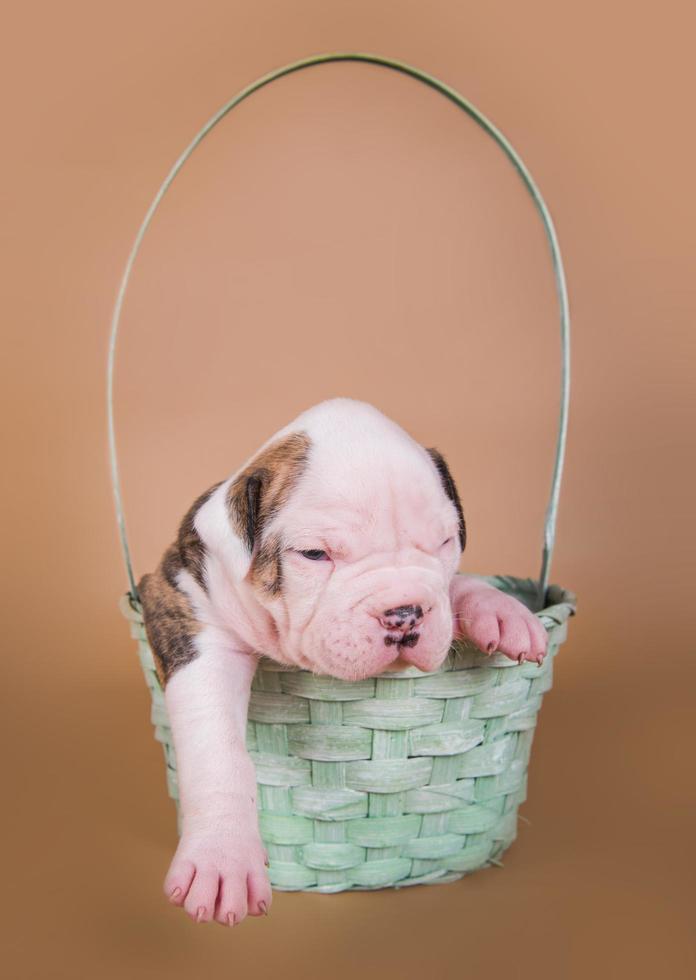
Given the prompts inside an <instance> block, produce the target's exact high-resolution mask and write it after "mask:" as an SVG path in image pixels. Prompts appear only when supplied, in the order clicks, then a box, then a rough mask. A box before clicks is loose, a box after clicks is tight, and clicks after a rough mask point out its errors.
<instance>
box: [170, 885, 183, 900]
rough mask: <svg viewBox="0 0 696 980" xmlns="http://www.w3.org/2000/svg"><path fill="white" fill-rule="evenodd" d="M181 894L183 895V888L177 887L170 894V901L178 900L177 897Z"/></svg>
mask: <svg viewBox="0 0 696 980" xmlns="http://www.w3.org/2000/svg"><path fill="white" fill-rule="evenodd" d="M179 895H181V889H180V888H175V889H174V891H173V892H172V893H171V894H170V896H169V901H170V902H175V901H176V900H177V898H178V897H179Z"/></svg>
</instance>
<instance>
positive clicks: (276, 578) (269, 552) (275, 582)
mask: <svg viewBox="0 0 696 980" xmlns="http://www.w3.org/2000/svg"><path fill="white" fill-rule="evenodd" d="M281 552H282V544H281V540H280V537H279V536H278V535H277V534H271V535H269V537H268V538H267V540H266V541H264V542H263V544H262V545H261V547H260V548H259V550H258V552H257V553H256V555H255V556H254V560H253V561H252V563H251V570H250V573H249V581H250V582H251V584H252V585H253V586H254V588H257V589H260V590H261V591H263V592H265V593H266V595H267V596H270V597H271V598H276V597H277V596H279V595H280V593H281V592H282V590H283V581H282V565H281V561H280V556H281Z"/></svg>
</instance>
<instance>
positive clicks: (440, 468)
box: [425, 447, 466, 551]
mask: <svg viewBox="0 0 696 980" xmlns="http://www.w3.org/2000/svg"><path fill="white" fill-rule="evenodd" d="M425 451H426V452H427V453H428V455H429V456H430V458H431V459H432V461H433V463H434V464H435V467H436V469H437V472H438V473H439V475H440V482H441V483H442V488H443V490H444V491H445V493H446V494H447V496H448V497H449V499H450V500H451V501H452V503H453V504H454V506H455V508H456V510H457V516H458V517H459V543H460V544H461V546H462V551H464V548H465V547H466V523H465V521H464V511H463V510H462V503H461V500H460V499H459V493H458V492H457V486H456V484H455V482H454V480H453V479H452V474H451V473H450V470H449V466H448V465H447V463H446V462H445V457H444V456H443V455H442V453H441V452H439V451H438V450H437V449H433V448H432V447H431V448H430V449H426V450H425Z"/></svg>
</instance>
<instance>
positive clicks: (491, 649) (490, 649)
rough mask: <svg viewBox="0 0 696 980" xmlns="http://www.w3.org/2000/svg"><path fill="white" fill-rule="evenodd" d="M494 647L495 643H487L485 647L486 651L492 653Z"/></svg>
mask: <svg viewBox="0 0 696 980" xmlns="http://www.w3.org/2000/svg"><path fill="white" fill-rule="evenodd" d="M495 648H496V644H495V643H489V644H488V646H487V647H486V653H493V651H494V650H495Z"/></svg>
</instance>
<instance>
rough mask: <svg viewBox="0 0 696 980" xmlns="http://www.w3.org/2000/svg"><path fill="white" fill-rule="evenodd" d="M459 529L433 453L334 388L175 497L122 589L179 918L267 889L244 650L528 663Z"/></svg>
mask: <svg viewBox="0 0 696 980" xmlns="http://www.w3.org/2000/svg"><path fill="white" fill-rule="evenodd" d="M464 540H465V528H464V519H463V515H462V512H461V505H460V503H459V498H458V495H457V492H456V488H455V487H454V482H453V481H452V479H451V475H450V473H449V470H448V469H447V466H446V463H445V462H444V460H443V459H442V457H441V456H440V455H439V454H438V453H437V451H435V450H427V449H425V448H424V447H423V446H421V445H420V444H419V443H417V442H416V441H415V440H414V439H412V438H411V436H410V435H408V434H407V433H406V432H405V431H404V430H403V429H402V428H400V427H399V426H398V425H396V423H394V422H393V421H391V420H390V419H388V418H386V417H385V416H384V415H383V414H382V413H381V412H379V411H378V410H377V409H376V408H374V407H373V406H371V405H368V404H366V403H364V402H359V401H356V400H353V399H349V398H335V399H331V400H329V401H325V402H322V403H321V404H319V405H316V406H314V407H313V408H310V409H308V410H307V411H305V412H303V413H302V414H300V415H299V416H298V417H297V418H296V419H294V420H293V421H292V422H291V423H290V424H289V425H287V426H285V427H284V428H282V429H280V430H279V431H278V432H276V433H275V434H274V435H273V436H272V437H271V438H270V439H268V440H267V441H266V442H265V443H264V444H263V445H262V446H261V447H260V448H259V449H258V450H257V451H256V452H255V453H254V454H253V456H251V457H250V458H249V459H248V460H246V461H245V463H244V464H243V465H242V466H241V467H240V468H239V469H238V470H237V471H236V472H235V473H233V474H232V476H230V477H229V478H228V479H227V480H225V481H224V482H223V483H221V484H219V485H218V486H217V487H216V488H213V490H212V491H210V492H209V493H208V494H206V495H204V496H203V497H202V498H200V499H199V501H197V503H196V504H195V505H194V507H193V508H192V509H191V511H190V512H189V514H188V515H187V518H185V519H184V522H183V523H182V529H181V531H180V535H179V539H178V542H177V544H176V545H175V546H173V547H172V549H170V550H169V552H168V553H167V555H165V558H164V559H163V562H162V564H161V566H160V569H158V571H157V572H156V573H154V574H153V575H151V576H145V577H144V579H143V580H142V582H141V586H140V591H141V596H142V599H143V608H144V614H145V623H146V628H147V629H148V636H149V638H150V642H151V644H152V646H153V651H154V653H155V656H156V660H157V662H158V667H159V671H160V676H161V679H162V681H163V683H165V685H166V686H165V700H166V704H167V710H168V713H169V718H170V723H171V726H172V734H173V739H174V745H175V750H176V756H177V767H178V774H179V787H180V799H181V810H182V816H183V822H182V835H181V840H180V842H179V847H178V849H177V852H176V855H175V858H174V860H173V862H172V865H171V867H170V870H169V873H168V875H167V878H166V880H165V891H166V892H167V894H168V896H169V897H170V900H171V901H172V902H174V903H175V904H179V905H183V906H184V908H185V909H186V910H187V912H188V913H189V915H191V916H192V917H193V918H195V919H196V920H198V921H208V920H211V919H215V920H216V921H218V922H220V923H223V924H235V923H236V922H239V921H241V919H243V918H244V916H245V915H246V914H252V915H258V914H261V913H263V912H266V911H267V910H268V908H269V907H270V903H271V890H270V885H269V882H268V877H267V874H266V871H265V867H264V857H265V854H264V849H263V845H262V843H261V840H260V837H259V833H258V826H257V819H256V808H255V799H256V782H255V775H254V768H253V765H252V763H251V761H250V759H249V756H248V755H247V752H246V749H245V730H246V715H247V707H248V701H249V692H250V685H251V681H252V678H253V675H254V672H255V669H256V665H257V652H258V651H262V652H263V653H264V654H265V655H267V656H269V657H272V658H273V659H275V660H277V661H279V662H281V663H285V664H291V665H295V666H298V667H301V668H305V669H309V670H313V671H315V672H318V673H323V674H329V675H331V676H335V677H340V678H346V679H358V678H362V677H368V676H375V675H377V674H380V673H383V672H384V671H388V670H389V669H394V668H395V667H396V668H400V667H404V666H407V665H413V666H416V667H418V668H419V669H420V670H423V671H431V670H435V669H437V667H439V666H440V664H441V663H442V661H443V659H444V657H445V656H446V654H447V651H448V649H449V646H450V644H451V641H452V638H453V636H455V635H457V636H466V637H467V638H468V639H470V640H471V641H472V642H474V643H475V644H476V645H477V646H479V647H480V648H481V649H484V650H487V652H491V650H492V649H498V650H500V651H502V652H503V653H506V654H507V655H508V656H510V657H512V658H514V659H525V658H526V659H529V660H535V661H537V662H541V659H542V658H543V656H544V655H545V652H546V634H545V631H544V630H543V628H542V627H541V625H540V623H539V621H538V620H537V619H536V617H534V616H532V615H531V613H529V612H528V611H527V610H526V609H525V608H524V606H522V605H521V604H520V603H518V602H516V601H515V600H513V599H510V598H509V597H507V596H504V595H503V594H502V593H500V592H498V591H497V590H496V589H493V588H492V587H491V586H489V585H487V584H485V583H483V582H482V581H481V580H479V579H477V578H475V577H471V576H464V575H457V574H456V573H457V567H458V564H459V561H460V557H461V553H462V548H463V545H464Z"/></svg>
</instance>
